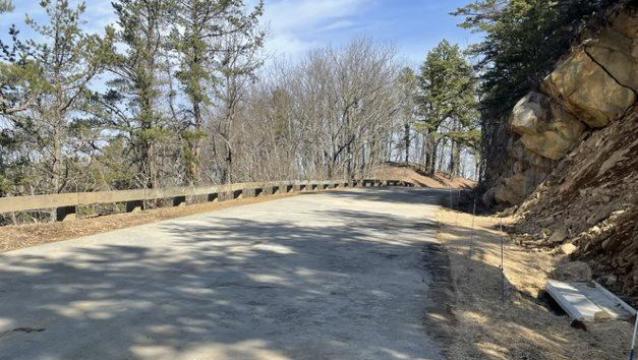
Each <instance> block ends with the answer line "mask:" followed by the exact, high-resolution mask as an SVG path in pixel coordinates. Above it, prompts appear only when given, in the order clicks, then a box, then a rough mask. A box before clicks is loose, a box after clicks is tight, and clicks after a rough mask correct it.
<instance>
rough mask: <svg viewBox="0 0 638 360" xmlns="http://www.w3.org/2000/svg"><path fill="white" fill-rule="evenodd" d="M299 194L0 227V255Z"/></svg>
mask: <svg viewBox="0 0 638 360" xmlns="http://www.w3.org/2000/svg"><path fill="white" fill-rule="evenodd" d="M329 191H334V190H329ZM302 194H303V193H289V194H276V195H269V196H264V197H256V198H245V199H238V200H230V201H222V202H213V203H200V204H191V205H188V206H181V207H165V208H157V209H150V210H145V211H142V212H139V213H121V214H113V215H106V216H99V217H98V216H94V217H89V218H79V219H77V220H73V221H68V222H56V223H37V224H27V225H16V226H3V227H0V253H2V252H6V251H11V250H16V249H21V248H25V247H30V246H36V245H41V244H46V243H51V242H56V241H63V240H71V239H76V238H79V237H82V236H88V235H94V234H99V233H104V232H107V231H112V230H117V229H123V228H128V227H131V226H137V225H143V224H150V223H154V222H157V221H162V220H168V219H174V218H179V217H183V216H189V215H194V214H200V213H206V212H211V211H217V210H221V209H226V208H229V207H233V206H240V205H248V204H255V203H260V202H264V201H271V200H275V199H281V198H285V197H290V196H297V195H302Z"/></svg>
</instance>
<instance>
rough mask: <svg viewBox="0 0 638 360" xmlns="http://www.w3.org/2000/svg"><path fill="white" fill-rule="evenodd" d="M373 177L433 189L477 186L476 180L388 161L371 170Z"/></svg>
mask: <svg viewBox="0 0 638 360" xmlns="http://www.w3.org/2000/svg"><path fill="white" fill-rule="evenodd" d="M371 173H372V177H374V178H376V179H381V180H385V179H387V180H403V181H407V182H410V183H413V184H414V185H415V186H420V187H428V188H432V189H448V188H453V189H470V188H473V187H475V186H476V181H473V180H469V179H465V178H462V177H456V178H454V179H451V178H450V176H449V175H448V174H445V173H443V172H436V173H435V174H434V175H430V174H429V173H428V172H426V171H425V170H423V169H420V168H419V167H418V166H416V165H409V166H407V165H403V164H397V163H386V164H384V165H378V166H376V167H374V168H373V169H372V171H371Z"/></svg>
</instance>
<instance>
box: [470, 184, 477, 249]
mask: <svg viewBox="0 0 638 360" xmlns="http://www.w3.org/2000/svg"><path fill="white" fill-rule="evenodd" d="M474 218H476V197H475V198H474V207H473V209H472V235H470V253H469V255H470V256H469V257H470V260H471V259H472V254H473V252H474V249H473V246H474Z"/></svg>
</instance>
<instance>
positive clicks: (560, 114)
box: [484, 7, 638, 298]
mask: <svg viewBox="0 0 638 360" xmlns="http://www.w3.org/2000/svg"><path fill="white" fill-rule="evenodd" d="M637 101H638V12H637V11H636V10H635V9H634V8H630V7H623V8H617V9H613V11H610V13H609V14H608V22H607V23H606V24H605V25H604V26H598V27H596V29H589V30H586V31H585V32H584V33H583V34H582V36H581V38H580V40H579V42H578V45H577V46H575V47H574V48H573V49H572V51H571V52H570V54H568V55H566V56H565V57H564V58H563V59H562V60H561V61H560V62H559V63H558V64H557V66H556V68H555V69H554V71H553V72H552V73H551V74H549V75H548V76H547V77H546V78H545V79H544V80H543V81H542V84H541V86H540V87H539V88H538V89H536V91H533V92H531V93H529V94H528V95H527V96H525V97H524V98H523V99H521V100H520V101H519V102H518V104H516V106H515V107H514V109H513V110H512V113H511V115H510V117H509V119H508V121H507V124H508V130H509V132H510V133H511V134H512V136H511V137H510V141H509V143H508V144H507V149H505V151H507V154H508V160H509V161H508V162H507V165H506V166H507V168H506V169H502V170H501V176H500V178H498V179H497V180H496V181H494V182H493V186H492V188H491V189H490V190H489V191H488V192H487V193H486V194H485V196H484V201H485V202H488V203H498V204H501V205H503V206H512V205H516V206H519V208H518V211H517V216H518V219H519V230H520V231H521V232H526V233H529V234H532V235H533V236H535V237H536V238H537V239H538V240H539V241H544V242H545V243H549V245H552V246H560V245H565V244H566V243H569V244H574V245H576V251H575V253H574V254H573V256H576V257H579V258H584V259H586V260H589V261H590V262H591V264H592V265H593V266H594V268H595V270H597V273H598V274H599V275H601V276H602V275H605V279H606V280H607V282H608V285H610V286H612V287H616V288H617V290H619V291H622V292H623V293H625V294H629V295H632V296H634V297H636V298H638V219H637V218H638V115H637V110H636V104H637Z"/></svg>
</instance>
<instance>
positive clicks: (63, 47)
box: [0, 0, 110, 192]
mask: <svg viewBox="0 0 638 360" xmlns="http://www.w3.org/2000/svg"><path fill="white" fill-rule="evenodd" d="M40 6H41V7H42V8H43V9H44V11H45V13H46V14H47V17H48V22H47V23H46V24H44V25H42V24H39V23H37V22H36V21H35V20H33V19H31V18H30V17H27V21H26V23H27V25H28V26H29V27H31V29H32V30H33V31H34V32H35V33H36V34H38V35H39V37H38V40H37V41H36V40H28V41H26V42H21V41H19V40H18V36H17V35H18V32H17V31H16V30H15V28H12V30H11V35H12V37H13V40H14V44H13V46H11V47H10V46H7V45H3V47H2V49H3V54H4V56H3V57H4V59H5V60H6V61H7V62H8V65H7V64H6V63H5V64H4V65H3V68H2V71H0V73H2V79H3V80H0V81H1V83H2V84H5V85H4V86H3V85H0V87H3V90H2V100H3V101H2V102H3V106H2V111H3V113H4V115H5V117H6V118H7V119H9V120H10V122H11V123H12V124H13V126H14V128H15V129H18V130H19V131H20V132H22V133H24V134H25V136H26V137H27V138H28V139H29V141H31V142H32V144H33V145H35V146H36V149H38V151H39V152H41V156H42V159H43V160H44V161H41V162H40V165H42V168H41V169H40V170H41V171H42V172H43V174H42V177H43V178H44V179H46V180H44V181H43V182H42V183H41V184H39V186H40V189H38V190H39V191H44V192H63V191H65V188H66V187H67V185H68V182H69V179H70V178H71V174H70V173H71V172H70V171H69V163H68V160H69V159H68V158H67V157H66V155H65V146H66V145H67V144H68V141H69V129H70V127H71V125H72V122H73V115H74V114H77V112H80V111H82V110H83V108H84V104H85V99H86V95H87V93H88V90H87V88H88V85H89V84H90V82H91V81H92V80H93V79H94V78H95V77H96V76H97V75H98V74H99V73H100V72H101V71H102V69H103V67H104V64H105V62H104V54H105V53H106V52H108V50H109V48H110V40H109V39H110V38H109V36H108V34H107V37H106V38H105V39H102V38H100V37H99V36H97V35H89V34H86V33H84V31H83V30H82V29H81V28H80V24H81V20H80V19H81V16H82V14H83V13H84V11H85V5H84V3H80V4H79V5H78V6H77V7H75V8H74V7H71V5H70V4H69V1H68V0H43V1H41V2H40ZM7 80H13V81H15V83H13V84H10V85H9V86H6V84H7ZM5 89H8V91H5Z"/></svg>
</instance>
